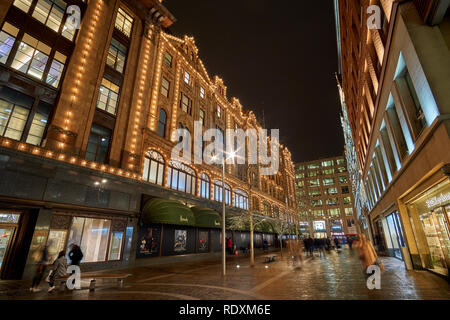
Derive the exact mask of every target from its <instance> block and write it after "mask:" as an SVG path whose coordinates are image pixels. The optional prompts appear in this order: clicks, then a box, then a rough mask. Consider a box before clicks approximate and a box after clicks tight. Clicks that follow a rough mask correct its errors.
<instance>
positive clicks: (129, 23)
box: [115, 8, 133, 37]
mask: <svg viewBox="0 0 450 320" xmlns="http://www.w3.org/2000/svg"><path fill="white" fill-rule="evenodd" d="M115 27H116V29H117V30H119V31H120V32H122V33H123V34H124V35H126V36H127V37H130V35H131V29H132V28H133V18H132V17H131V16H130V15H129V14H127V13H126V12H125V11H124V10H122V9H121V8H119V10H118V11H117V17H116V23H115Z"/></svg>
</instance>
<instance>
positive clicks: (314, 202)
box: [311, 199, 323, 207]
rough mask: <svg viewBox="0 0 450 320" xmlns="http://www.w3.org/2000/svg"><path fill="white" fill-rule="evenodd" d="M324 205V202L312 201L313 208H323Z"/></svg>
mask: <svg viewBox="0 0 450 320" xmlns="http://www.w3.org/2000/svg"><path fill="white" fill-rule="evenodd" d="M322 205H323V202H322V200H320V199H319V200H311V206H313V207H321V206H322Z"/></svg>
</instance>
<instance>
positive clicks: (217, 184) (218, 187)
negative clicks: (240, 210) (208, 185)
mask: <svg viewBox="0 0 450 320" xmlns="http://www.w3.org/2000/svg"><path fill="white" fill-rule="evenodd" d="M213 187H214V200H215V201H218V202H222V199H223V198H222V193H223V189H222V181H220V180H214V183H213ZM225 204H226V205H229V206H231V188H230V186H229V185H228V184H226V183H225Z"/></svg>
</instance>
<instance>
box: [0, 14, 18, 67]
mask: <svg viewBox="0 0 450 320" xmlns="http://www.w3.org/2000/svg"><path fill="white" fill-rule="evenodd" d="M18 33H19V29H17V28H16V27H14V26H12V25H10V24H9V23H8V22H5V24H4V25H3V28H2V31H0V63H6V60H8V56H9V53H10V52H11V49H12V46H13V44H14V42H15V41H16V37H17V34H18Z"/></svg>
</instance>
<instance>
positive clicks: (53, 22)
mask: <svg viewBox="0 0 450 320" xmlns="http://www.w3.org/2000/svg"><path fill="white" fill-rule="evenodd" d="M66 7H67V4H66V3H65V2H64V1H61V0H38V2H37V3H36V7H35V8H34V11H33V14H32V16H33V18H35V19H37V20H38V21H40V22H42V23H43V24H45V25H46V26H47V27H49V28H50V29H52V30H53V31H55V32H58V31H59V27H60V25H61V21H62V19H63V16H64V13H65V11H66Z"/></svg>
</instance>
